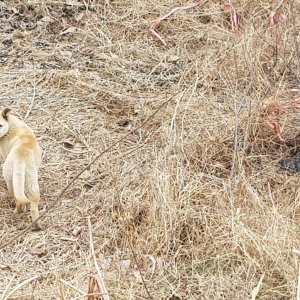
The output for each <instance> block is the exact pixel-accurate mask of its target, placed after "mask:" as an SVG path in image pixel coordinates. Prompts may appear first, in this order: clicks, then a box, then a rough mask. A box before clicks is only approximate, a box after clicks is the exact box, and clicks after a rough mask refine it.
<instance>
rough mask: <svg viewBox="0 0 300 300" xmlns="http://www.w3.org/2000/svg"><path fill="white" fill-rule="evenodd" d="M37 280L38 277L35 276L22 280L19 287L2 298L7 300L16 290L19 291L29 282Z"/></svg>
mask: <svg viewBox="0 0 300 300" xmlns="http://www.w3.org/2000/svg"><path fill="white" fill-rule="evenodd" d="M37 278H38V275H35V276H33V277H31V278H29V279H26V280H24V281H23V282H22V283H20V284H19V285H17V286H16V287H15V288H14V289H13V290H12V291H11V292H9V293H8V295H7V296H6V297H5V298H4V300H5V299H9V298H10V296H11V295H12V294H13V293H14V292H16V291H17V290H19V289H20V288H21V287H22V286H24V285H26V284H27V283H29V282H31V281H33V280H36V279H37Z"/></svg>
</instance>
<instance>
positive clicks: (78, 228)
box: [72, 226, 82, 236]
mask: <svg viewBox="0 0 300 300" xmlns="http://www.w3.org/2000/svg"><path fill="white" fill-rule="evenodd" d="M81 231H82V226H75V227H74V228H73V230H72V234H73V235H74V236H78V235H79V233H80V232H81Z"/></svg>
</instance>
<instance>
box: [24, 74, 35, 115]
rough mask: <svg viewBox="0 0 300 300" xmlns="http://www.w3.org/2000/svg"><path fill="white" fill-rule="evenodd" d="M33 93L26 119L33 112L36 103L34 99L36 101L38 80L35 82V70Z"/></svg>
mask: <svg viewBox="0 0 300 300" xmlns="http://www.w3.org/2000/svg"><path fill="white" fill-rule="evenodd" d="M32 86H33V94H32V97H31V102H30V105H29V108H28V110H27V112H26V115H25V117H24V120H26V119H27V118H28V116H29V114H30V113H31V110H32V108H33V104H34V101H35V94H36V82H35V72H34V76H33V84H32Z"/></svg>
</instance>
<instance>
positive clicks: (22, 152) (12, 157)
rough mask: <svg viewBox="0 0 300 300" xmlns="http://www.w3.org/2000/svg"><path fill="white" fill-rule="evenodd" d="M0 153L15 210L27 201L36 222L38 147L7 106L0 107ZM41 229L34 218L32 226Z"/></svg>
mask: <svg viewBox="0 0 300 300" xmlns="http://www.w3.org/2000/svg"><path fill="white" fill-rule="evenodd" d="M0 153H1V155H2V156H3V158H4V160H5V161H4V165H3V176H4V179H5V181H6V184H7V189H8V191H9V192H10V193H11V194H12V195H13V196H14V198H15V200H16V209H15V213H16V214H19V213H21V212H23V211H24V209H25V206H26V204H30V205H31V217H32V221H33V222H35V221H36V220H37V219H38V217H39V208H38V204H39V201H40V192H39V184H38V168H39V166H40V163H41V149H40V147H39V144H38V142H37V140H36V137H35V135H34V133H33V131H32V130H31V129H30V128H29V126H28V125H26V124H25V123H24V122H23V121H21V120H19V119H18V118H17V117H16V116H14V115H12V114H10V109H8V108H4V109H2V110H0ZM40 229H41V228H40V225H39V224H38V222H36V223H35V224H34V226H33V228H32V230H40Z"/></svg>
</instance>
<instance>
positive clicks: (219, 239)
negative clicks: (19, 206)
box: [0, 0, 300, 300]
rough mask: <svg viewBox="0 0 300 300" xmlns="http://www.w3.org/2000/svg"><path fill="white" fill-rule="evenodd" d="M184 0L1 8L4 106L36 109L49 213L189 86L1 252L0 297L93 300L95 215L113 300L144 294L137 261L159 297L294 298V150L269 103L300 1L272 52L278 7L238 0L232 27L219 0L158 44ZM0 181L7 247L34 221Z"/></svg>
mask: <svg viewBox="0 0 300 300" xmlns="http://www.w3.org/2000/svg"><path fill="white" fill-rule="evenodd" d="M292 2H293V1H292ZM183 4H185V2H184V1H178V0H166V1H160V0H153V1H144V0H135V1H132V0H131V1H129V0H123V1H113V0H111V1H109V0H102V1H100V0H89V1H83V0H69V1H64V0H63V1H57V0H49V1H46V0H45V1H41V0H26V1H21V0H20V1H18V0H10V1H2V2H0V17H1V19H0V26H1V28H2V30H1V33H0V35H1V41H2V44H1V45H0V49H1V50H0V53H1V54H0V64H1V74H0V79H1V80H0V85H1V92H2V95H1V101H2V104H3V105H5V106H10V107H12V108H13V109H14V111H15V113H16V114H17V115H19V116H20V117H22V118H24V117H25V116H28V117H27V119H26V121H27V122H28V124H30V126H31V127H32V128H33V129H34V130H35V131H36V133H37V135H38V137H39V141H40V143H41V145H42V147H43V149H44V156H43V165H42V169H41V172H40V176H41V178H40V185H41V192H42V203H41V210H44V209H46V208H47V207H48V206H49V205H51V203H53V201H54V200H55V197H56V195H58V194H59V191H60V190H61V189H63V188H64V187H65V185H66V184H67V183H68V182H69V181H70V180H71V179H72V178H73V177H74V176H75V175H76V173H78V171H79V170H80V169H81V168H83V167H84V166H86V165H87V164H88V163H89V162H90V161H91V160H92V159H93V157H95V155H97V154H98V153H99V152H101V151H102V150H104V149H105V148H106V147H108V146H109V145H110V144H111V143H113V142H115V141H117V140H118V139H119V138H121V137H123V136H124V135H125V134H126V133H127V132H128V127H129V126H124V124H125V125H126V124H127V125H128V124H129V125H130V126H132V128H133V129H134V128H137V127H138V126H139V125H140V124H141V123H142V122H143V121H144V120H145V119H146V118H147V117H148V116H149V115H150V114H151V113H152V112H153V111H154V110H155V109H156V108H157V107H158V106H159V105H160V104H161V103H162V101H164V100H165V99H167V98H168V97H169V96H170V95H171V94H174V93H176V92H178V91H181V92H182V93H181V94H180V95H178V96H177V97H176V98H175V99H174V101H173V102H170V103H168V105H166V106H165V107H164V109H162V110H160V112H159V113H158V114H157V115H155V116H154V117H153V119H152V120H150V122H149V123H148V124H147V125H146V126H145V127H144V128H143V129H141V130H139V131H138V132H135V133H134V134H132V135H131V136H129V137H128V138H127V139H126V140H125V141H123V142H121V143H119V145H118V147H116V148H114V149H113V150H112V151H110V152H109V153H107V154H106V155H105V156H103V157H102V158H101V160H100V161H99V162H97V163H96V164H94V165H93V166H92V167H91V168H90V170H89V171H86V172H85V173H84V174H83V175H82V176H81V177H80V179H79V180H78V181H77V182H76V184H75V185H74V186H72V188H70V189H69V190H68V191H67V193H66V194H65V195H64V197H63V199H62V201H61V202H60V203H59V204H58V205H57V206H56V207H55V208H54V209H52V210H51V211H50V212H49V213H48V215H47V217H46V218H44V219H43V221H42V224H43V226H44V231H42V232H39V233H32V232H29V233H26V234H25V235H24V236H23V237H21V238H18V239H17V240H16V241H14V242H13V243H12V244H11V245H9V246H7V247H6V248H5V249H2V250H1V252H0V299H1V300H4V299H45V300H46V299H47V300H48V299H85V300H86V299H87V289H88V282H89V275H90V273H91V272H92V273H94V272H95V265H94V263H93V258H92V256H91V252H90V249H89V247H90V240H89V233H88V225H87V224H88V223H87V219H88V216H91V224H92V231H93V239H94V247H95V256H96V258H97V261H98V264H99V265H100V268H101V272H102V275H103V278H104V281H105V283H106V287H107V289H108V292H109V294H110V298H111V299H146V298H148V295H147V293H146V291H145V289H144V287H143V285H142V281H141V277H140V274H139V272H138V268H139V269H140V270H141V271H142V274H143V276H144V279H145V282H146V285H147V288H148V290H149V292H150V294H151V296H152V298H153V299H172V300H175V299H251V297H252V299H296V296H297V284H298V274H299V259H300V257H299V255H297V251H294V252H293V251H292V249H295V250H300V240H299V224H298V223H299V222H298V220H299V217H300V215H299V203H298V201H299V195H298V186H299V177H297V176H288V175H287V174H286V173H284V172H279V171H278V167H277V162H278V160H279V159H281V158H283V157H286V156H288V155H291V154H293V153H294V152H295V151H297V147H291V146H287V145H285V144H283V143H279V142H278V140H277V139H276V137H275V136H274V133H273V132H272V131H271V129H270V128H268V126H267V125H266V120H267V116H266V111H268V109H269V107H272V105H274V104H275V103H276V102H277V101H278V100H279V94H278V90H279V89H282V88H298V83H299V78H298V77H299V71H298V70H299V62H300V61H299V59H300V56H299V48H298V43H299V42H300V41H299V29H300V19H299V18H298V16H299V12H300V4H297V2H294V4H289V3H285V2H284V4H283V5H281V6H280V8H279V11H284V12H285V13H286V14H287V15H288V16H289V21H288V23H287V24H286V25H284V23H279V25H278V26H279V28H280V30H281V31H282V39H283V41H284V43H285V52H284V54H280V53H277V55H276V45H275V43H274V37H273V36H272V35H271V34H270V31H269V29H268V26H269V23H268V22H269V16H270V13H271V11H272V10H274V9H275V8H276V7H277V4H278V2H277V1H250V0H245V1H234V5H235V8H236V10H237V13H238V16H239V28H240V32H239V33H237V34H234V33H232V32H231V24H230V22H229V20H230V14H229V11H227V10H226V11H225V10H224V8H223V2H222V1H209V2H208V3H206V4H205V5H204V6H203V8H201V9H197V10H193V11H184V12H178V13H176V14H175V15H173V16H172V17H170V18H169V19H168V20H165V21H163V23H162V24H161V25H160V26H159V28H158V30H159V32H160V33H161V34H162V36H163V37H164V38H165V39H166V41H167V43H168V46H167V47H163V46H161V45H160V43H159V41H158V40H156V39H154V38H153V37H152V36H151V35H149V32H148V28H149V26H150V24H151V23H152V22H153V21H154V20H155V19H156V18H157V17H158V16H159V15H162V14H164V13H167V12H168V11H170V10H171V9H172V8H173V7H175V6H178V5H183ZM44 16H51V17H52V20H51V21H49V18H48V19H47V18H46V19H42V18H43V17H44ZM43 20H44V21H43ZM73 27H75V28H76V30H75V28H73ZM70 28H71V29H70ZM65 30H68V31H69V33H64V31H65ZM62 33H63V34H62ZM290 115H291V114H289V115H288V116H287V118H285V128H286V129H288V130H291V129H293V128H294V132H290V131H289V134H292V135H296V134H297V133H298V128H299V125H297V124H298V123H299V121H298V122H297V118H296V121H295V118H294V117H293V118H290ZM295 117H297V114H295ZM298 120H299V119H298ZM289 122H290V123H289ZM289 124H294V125H296V126H294V125H293V126H294V127H291V126H292V125H289ZM122 125H123V126H122ZM0 181H1V189H0V196H1V199H2V201H1V210H0V220H1V228H0V245H1V244H2V243H4V242H5V241H7V240H8V239H10V238H11V237H12V236H14V235H15V234H16V233H17V232H19V230H20V228H23V227H24V224H25V225H27V224H28V222H29V215H28V214H24V215H23V216H21V217H18V218H15V217H13V214H12V212H13V206H14V203H13V201H12V200H11V199H9V198H8V196H7V191H6V188H5V184H4V180H3V179H1V180H0ZM78 227H81V232H80V233H79V234H78V235H76V234H75V235H74V234H73V231H74V230H76V229H77V228H78ZM130 244H131V245H132V246H133V248H134V251H135V254H136V256H137V260H138V267H137V264H136V262H135V260H134V257H133V253H132V251H131V250H130ZM298 297H299V294H298ZM298 299H299V298H298Z"/></svg>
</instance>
